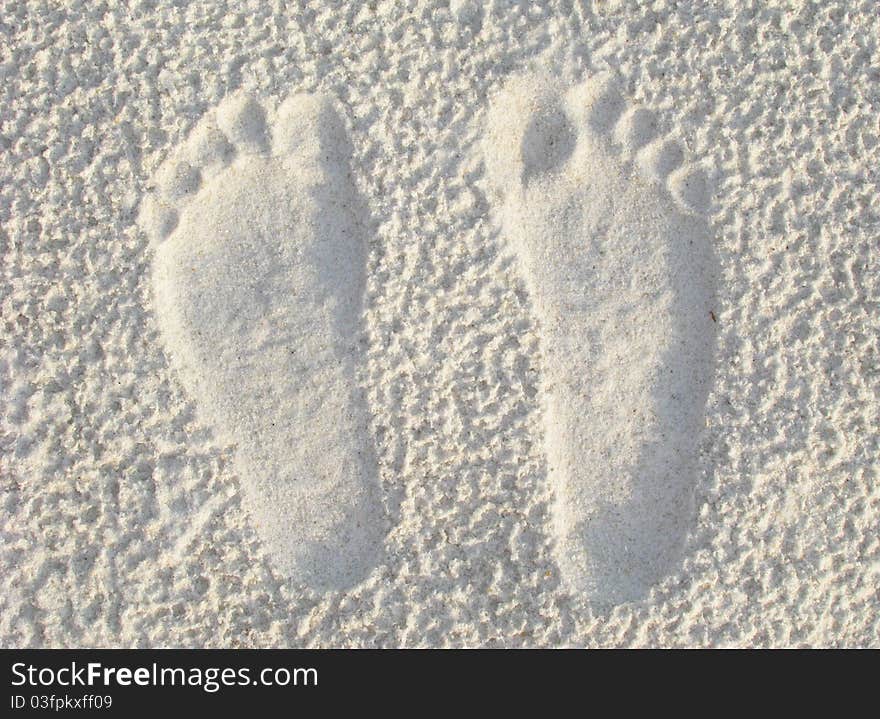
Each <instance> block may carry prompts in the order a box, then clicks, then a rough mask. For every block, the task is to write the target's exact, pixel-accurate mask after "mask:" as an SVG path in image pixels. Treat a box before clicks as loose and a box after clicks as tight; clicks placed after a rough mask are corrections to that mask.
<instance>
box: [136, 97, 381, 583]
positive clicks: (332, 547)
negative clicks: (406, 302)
mask: <svg viewBox="0 0 880 719" xmlns="http://www.w3.org/2000/svg"><path fill="white" fill-rule="evenodd" d="M270 127H271V132H270V129H269V128H270ZM349 155H350V146H349V144H348V140H347V137H346V134H345V131H344V128H343V127H342V124H341V122H340V120H339V117H338V116H337V115H336V113H335V111H334V109H333V106H332V104H331V102H330V101H329V100H327V99H326V98H323V97H318V96H312V95H296V96H293V97H290V98H288V99H287V100H286V101H285V102H284V103H282V104H281V106H280V107H279V108H278V109H277V111H275V112H274V113H271V115H267V113H266V111H265V110H264V109H263V108H262V107H261V106H260V104H258V103H257V102H256V101H255V100H254V99H252V98H250V97H248V96H246V95H244V94H238V95H234V96H232V97H230V98H228V99H226V100H225V101H224V102H223V103H222V104H221V105H220V106H219V107H217V109H216V111H215V112H213V113H210V114H209V115H208V116H206V117H205V118H204V119H203V120H201V122H200V123H199V125H198V126H197V127H196V128H195V130H194V131H193V133H192V135H191V136H190V137H189V138H188V140H187V141H186V143H185V144H184V145H183V146H182V147H181V148H179V150H178V151H177V152H176V154H175V156H173V157H171V158H170V159H169V160H168V161H167V162H166V163H165V165H164V166H163V167H162V168H161V169H160V171H159V172H158V173H157V176H156V181H155V185H156V188H155V191H153V192H152V193H151V194H150V195H149V196H148V197H147V198H146V199H145V202H144V204H143V207H142V211H141V215H140V222H141V226H142V227H143V228H144V229H145V231H146V232H147V233H148V235H149V237H150V239H151V241H152V242H153V244H154V249H155V260H154V264H153V283H154V305H155V311H156V315H157V317H158V321H159V326H160V329H161V333H162V335H163V338H164V341H165V345H166V350H167V353H168V355H169V357H170V360H171V362H172V364H173V365H174V366H175V368H176V369H177V371H178V372H179V375H180V377H181V380H182V382H183V385H184V387H185V388H186V390H187V391H188V392H189V393H190V394H191V396H192V397H193V399H194V400H195V402H196V406H197V409H198V411H199V413H200V415H201V417H202V419H203V420H204V421H205V422H206V424H208V425H210V426H211V427H212V428H213V429H214V431H215V432H216V433H217V435H218V436H219V437H220V438H221V439H222V440H223V441H225V442H228V443H230V444H235V445H237V451H236V455H235V457H236V459H235V462H236V468H237V471H238V473H239V475H240V478H241V484H242V487H243V490H244V491H243V496H244V499H245V504H246V506H247V507H248V509H249V511H250V513H251V516H252V519H253V521H254V523H255V525H256V527H257V530H258V533H259V535H260V537H261V539H262V541H263V543H264V545H265V547H266V548H267V550H268V552H269V554H270V556H271V557H272V559H273V560H274V563H275V565H276V566H277V568H278V569H279V570H280V571H281V572H283V573H284V574H286V575H288V576H290V577H293V578H294V579H296V580H298V581H300V582H302V583H304V584H308V585H310V586H313V587H315V588H319V589H326V588H344V587H348V586H351V585H352V584H354V583H355V582H357V581H359V580H360V579H362V578H363V577H364V576H365V575H366V573H367V572H368V571H369V570H370V568H371V567H373V566H374V565H375V564H376V562H377V561H378V559H379V554H380V547H381V544H382V532H381V527H382V524H383V519H382V510H381V504H380V501H379V495H378V481H377V476H376V462H375V457H374V454H373V450H372V449H371V447H372V445H371V441H370V439H369V436H368V430H367V411H366V407H365V402H364V399H363V396H362V393H361V392H360V391H359V389H358V387H357V383H356V379H355V369H356V363H357V362H358V361H359V352H358V336H359V323H360V315H361V305H362V298H363V292H364V279H365V278H364V274H365V254H366V237H365V234H366V233H365V213H364V208H363V206H362V203H361V201H360V200H359V198H358V195H357V192H356V190H355V188H354V186H353V183H352V180H351V177H350V174H349V171H348V158H349Z"/></svg>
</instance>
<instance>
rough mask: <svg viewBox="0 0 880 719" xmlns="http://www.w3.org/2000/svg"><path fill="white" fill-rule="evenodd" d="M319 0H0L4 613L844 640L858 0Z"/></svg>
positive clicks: (366, 636) (295, 628) (725, 641)
mask: <svg viewBox="0 0 880 719" xmlns="http://www.w3.org/2000/svg"><path fill="white" fill-rule="evenodd" d="M153 5H156V7H155V8H154V7H153ZM334 5H335V3H328V2H321V3H317V2H314V3H310V4H303V5H302V6H301V7H298V8H290V9H284V8H282V7H281V6H279V9H277V10H273V9H271V8H267V7H264V4H263V3H257V2H248V3H244V4H242V3H236V4H234V5H230V7H229V8H224V7H223V6H222V4H217V3H204V4H202V3H193V4H190V5H188V6H187V7H178V6H177V5H176V4H172V3H162V2H159V3H142V4H136V3H133V4H125V5H123V4H119V5H118V6H117V4H115V3H106V4H105V3H100V2H96V3H80V4H76V3H71V4H69V5H68V6H67V9H64V10H59V9H56V6H55V5H54V4H49V3H40V2H30V3H27V4H26V5H21V4H8V5H6V6H4V7H3V8H2V10H0V32H2V33H3V37H4V42H3V43H2V44H0V48H2V50H0V76H2V79H3V85H2V88H3V89H2V93H3V94H2V115H0V122H2V125H0V173H2V181H0V227H2V230H0V250H2V252H3V272H2V275H0V317H2V322H3V325H2V327H3V329H2V335H0V397H2V407H0V409H2V418H0V476H2V491H3V501H2V505H0V506H2V510H0V511H2V521H3V541H2V547H0V572H2V575H3V577H4V579H5V582H4V584H5V589H4V591H3V593H2V594H0V602H2V604H0V641H2V644H3V645H4V646H42V645H69V646H79V645H89V646H91V645H101V646H103V645H107V646H128V645H137V646H178V645H185V646H190V645H196V646H217V645H222V646H401V645H403V646H600V645H612V646H645V645H649V646H656V645H661V646H678V645H685V646H704V645H711V646H744V645H746V646H751V645H759V646H764V645H774V646H775V645H819V646H829V645H835V646H836V645H846V646H864V645H870V646H877V645H880V613H878V604H880V594H878V584H880V536H878V531H877V530H878V525H880V523H878V516H880V491H878V489H877V464H878V439H877V437H878V435H877V432H876V427H877V426H878V424H880V416H878V415H880V410H878V408H880V371H878V336H880V334H878V329H880V327H878V325H880V323H878V320H877V318H878V309H880V305H878V298H880V277H878V273H877V269H876V263H875V262H872V259H873V256H874V255H876V251H877V237H878V231H880V201H878V187H880V185H878V176H877V168H878V167H880V127H878V123H877V117H878V116H880V74H878V63H877V58H878V54H880V53H878V48H877V43H878V40H877V38H878V37H880V18H878V16H877V12H876V7H875V6H874V4H873V3H872V2H865V3H861V4H852V3H834V2H822V3H806V2H805V3H802V4H798V5H796V6H793V5H791V4H785V5H784V6H783V5H780V6H779V7H763V6H762V7H761V8H759V9H755V10H753V9H750V8H748V7H747V6H746V4H745V3H740V2H734V1H733V0H726V2H719V3H715V4H711V7H709V6H708V5H709V4H702V3H700V4H697V3H693V4H690V3H670V2H662V1H661V2H660V3H654V4H651V5H650V7H647V6H645V4H644V3H638V2H635V1H633V2H613V3H611V2H609V3H606V2H594V3H589V2H581V1H580V0H575V1H574V2H570V3H569V2H553V3H540V2H537V3H535V2H530V3H521V4H520V3H516V2H502V1H500V0H499V1H498V2H493V3H476V2H470V1H468V0H454V1H453V2H451V3H449V2H442V1H439V0H438V2H436V3H409V4H403V3H391V2H387V3H386V2H383V3H379V4H376V5H375V6H374V7H371V6H369V5H364V6H363V7H360V6H357V7H356V6H355V5H354V4H352V5H351V6H349V4H344V3H339V4H338V6H335V7H334ZM704 5H706V7H703V6H704Z"/></svg>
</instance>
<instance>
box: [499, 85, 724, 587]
mask: <svg viewBox="0 0 880 719" xmlns="http://www.w3.org/2000/svg"><path fill="white" fill-rule="evenodd" d="M484 150H485V153H486V165H487V174H488V179H489V182H490V184H491V187H492V190H493V192H494V193H495V195H496V197H495V200H496V202H497V209H498V210H499V214H500V218H501V222H502V227H503V231H504V233H505V235H506V237H507V238H508V241H509V242H511V244H512V246H513V248H514V250H515V252H516V254H517V256H518V257H519V259H520V263H521V268H522V271H523V274H524V276H525V279H526V283H527V286H528V288H529V291H530V294H531V297H532V300H533V302H534V305H535V309H536V314H537V316H538V320H539V322H540V327H541V332H542V344H543V348H544V354H545V364H544V370H543V371H544V378H543V384H544V397H545V400H546V407H545V410H544V417H545V423H546V427H545V441H546V450H547V458H548V465H549V474H550V481H551V482H552V486H553V490H554V493H555V506H554V512H553V518H554V525H555V526H554V530H555V540H556V548H557V559H558V562H559V565H560V570H561V572H562V576H563V579H564V580H565V582H566V583H567V584H568V585H569V587H570V588H572V589H573V590H575V591H579V592H583V593H585V594H586V595H587V596H588V597H589V598H590V599H592V600H594V601H598V602H600V603H619V602H624V601H630V600H634V599H638V598H641V597H642V596H644V595H645V594H646V593H647V591H648V590H649V589H650V587H651V586H652V585H653V584H654V583H655V582H656V581H657V580H658V579H660V578H661V577H663V576H664V575H665V574H666V573H667V572H668V571H669V570H670V569H671V568H672V567H673V565H674V563H675V562H676V561H677V560H678V559H679V558H680V554H681V549H682V545H683V542H684V538H685V535H686V534H687V529H688V525H689V523H690V521H691V515H692V504H693V499H692V495H693V488H694V483H695V479H696V476H697V467H696V454H697V443H698V440H699V437H700V433H701V430H702V427H703V424H704V405H705V402H706V397H707V394H708V391H709V386H710V382H711V379H712V355H713V347H714V335H715V332H714V314H713V312H712V309H713V301H714V284H715V269H714V256H713V251H712V246H711V233H710V229H709V226H708V223H707V221H706V219H705V217H704V214H705V212H706V210H707V209H708V206H709V203H710V200H711V191H710V188H709V186H708V182H707V180H706V177H705V175H704V174H703V173H702V171H701V170H699V169H697V168H695V167H690V166H688V165H687V164H686V163H685V162H684V153H683V151H682V149H681V146H680V145H679V144H678V143H677V142H675V141H674V140H672V139H670V138H668V137H664V136H663V135H662V133H660V132H659V130H658V128H657V124H656V122H655V118H654V116H653V115H652V113H651V112H650V111H648V110H647V109H645V108H641V107H635V106H632V105H629V104H627V103H626V102H625V101H624V99H623V98H622V97H621V95H620V93H619V91H618V89H617V87H616V84H615V82H614V80H613V79H612V78H611V77H610V76H606V75H602V76H597V77H594V78H591V79H589V80H587V81H586V82H584V83H583V84H581V85H578V86H575V87H573V88H570V89H568V90H567V91H566V90H565V89H563V88H560V87H559V85H558V84H557V82H556V81H555V80H553V79H550V78H548V77H545V76H541V75H536V74H535V75H526V76H520V77H517V78H514V79H513V80H511V81H509V82H508V84H507V85H506V86H505V87H504V88H503V89H502V91H501V92H500V93H499V95H498V96H497V97H496V98H495V99H494V101H493V104H492V106H491V108H490V113H489V125H488V131H487V133H486V137H485V143H484Z"/></svg>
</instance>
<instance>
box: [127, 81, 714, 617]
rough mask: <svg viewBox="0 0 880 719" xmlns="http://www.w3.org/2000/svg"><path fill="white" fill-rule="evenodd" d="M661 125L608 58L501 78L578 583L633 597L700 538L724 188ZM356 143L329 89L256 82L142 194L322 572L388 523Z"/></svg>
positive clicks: (163, 279) (603, 595) (279, 534)
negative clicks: (352, 163) (273, 91)
mask: <svg viewBox="0 0 880 719" xmlns="http://www.w3.org/2000/svg"><path fill="white" fill-rule="evenodd" d="M270 128H271V129H270ZM657 135H658V131H657V127H656V123H655V120H654V117H653V115H652V114H651V113H650V112H649V111H647V110H646V109H644V108H639V107H633V106H629V105H628V104H627V103H626V102H625V101H624V100H623V98H622V97H621V95H620V93H619V92H618V90H617V89H616V87H615V84H614V82H613V80H612V79H611V78H609V77H606V76H599V77H594V78H592V79H590V80H588V81H586V82H584V83H583V84H581V85H578V86H575V87H573V88H570V89H568V90H564V89H562V88H560V87H559V86H558V84H557V83H555V82H554V81H551V80H549V79H548V78H545V77H541V76H538V75H528V76H521V77H518V78H515V79H513V80H511V81H510V82H508V84H507V85H506V86H505V88H504V89H503V90H502V91H501V92H500V93H499V94H498V95H497V96H496V97H495V98H494V100H493V102H492V105H491V107H490V111H489V115H488V122H487V128H486V131H485V141H484V151H485V160H486V168H487V177H488V180H489V184H490V186H491V194H492V201H493V203H494V205H495V209H496V211H497V214H498V216H499V217H500V219H501V227H502V232H503V233H504V235H505V236H506V237H507V239H508V241H509V242H510V243H511V245H512V247H513V248H514V250H515V252H516V255H517V256H518V257H519V259H520V264H521V269H522V271H523V275H524V277H525V279H526V283H527V286H528V288H529V291H530V294H531V297H532V300H533V302H534V307H535V312H536V315H537V319H538V320H539V323H540V329H541V333H542V345H543V351H544V355H545V358H544V366H543V375H544V376H543V385H544V386H543V396H544V399H545V404H546V406H545V408H544V414H543V416H544V420H545V425H546V426H545V440H546V453H547V458H548V468H549V469H548V473H549V479H550V481H551V483H552V488H553V493H554V510H553V533H554V540H555V551H556V557H557V560H558V564H559V567H560V571H561V574H562V577H563V579H564V580H565V582H566V583H567V585H568V586H569V587H570V588H571V589H572V590H573V591H577V592H581V593H584V594H585V595H587V596H588V597H589V598H591V599H594V600H599V601H608V602H613V603H616V602H620V601H626V600H629V599H634V598H638V597H640V596H642V595H643V594H644V593H645V591H646V590H647V589H648V588H649V587H650V586H651V585H652V584H653V583H654V582H656V581H657V579H658V578H660V577H662V576H663V575H664V574H665V573H666V572H667V571H668V569H669V568H670V566H671V565H672V563H673V561H674V560H675V559H676V558H677V556H678V555H679V554H680V548H681V545H682V543H683V538H684V536H685V534H686V530H687V525H688V523H689V518H690V515H691V506H690V505H691V501H692V500H691V495H692V488H693V482H694V478H695V476H696V467H695V461H696V443H697V440H698V437H699V434H700V430H701V424H702V422H703V405H704V403H705V399H706V395H707V393H708V388H709V382H710V379H711V364H712V348H713V337H714V332H713V327H712V321H713V320H714V317H712V318H711V319H710V315H711V309H712V301H713V282H714V278H713V269H712V249H711V243H710V234H709V228H708V225H707V223H706V221H705V219H704V218H703V217H702V216H701V215H702V212H701V210H702V209H704V208H705V207H706V205H707V204H708V200H709V190H708V186H707V182H706V179H705V177H704V176H703V175H702V174H701V172H700V171H699V170H697V169H695V168H692V167H688V166H686V165H685V164H684V163H683V153H682V150H681V149H680V146H679V145H678V144H677V143H676V142H674V141H673V140H670V139H669V138H664V137H657ZM350 152H351V148H350V146H349V144H348V139H347V136H346V132H345V130H344V128H343V125H342V123H341V122H340V120H339V116H338V115H337V114H336V112H335V111H334V109H333V105H332V103H331V102H330V101H329V100H327V99H326V98H323V97H319V96H314V95H296V96H293V97H290V98H288V99H287V100H286V101H285V102H283V103H282V104H281V105H280V106H279V107H278V108H277V109H276V110H275V111H273V112H272V113H271V114H267V113H266V111H265V110H264V109H263V107H262V106H261V105H260V104H258V103H257V102H256V101H255V100H253V99H251V98H249V97H247V96H245V95H243V94H239V95H235V96H232V97H231V98H228V99H227V100H225V101H224V102H223V103H222V104H221V105H220V106H219V107H217V108H216V110H215V111H214V112H213V113H210V114H209V115H208V116H206V117H205V118H204V119H203V120H202V121H201V122H200V124H199V125H198V126H197V127H196V128H195V130H194V131H193V133H192V135H191V136H190V138H189V139H188V140H187V142H186V144H185V145H184V147H182V148H181V150H180V151H179V152H178V153H176V156H174V157H172V158H170V159H169V160H168V161H167V162H166V163H165V165H164V166H163V168H162V169H161V170H160V172H159V174H158V175H157V178H156V189H155V192H152V193H150V195H149V196H148V197H147V198H146V199H145V202H144V205H143V208H142V212H141V225H142V227H144V229H145V230H146V231H147V232H148V234H149V235H150V237H151V239H152V240H153V242H154V243H155V262H154V290H155V310H156V314H157V317H158V319H159V324H160V327H161V331H162V334H163V337H164V340H165V342H166V349H167V352H168V355H169V357H170V358H171V361H172V363H173V364H174V366H175V367H176V369H177V371H178V372H179V374H180V377H181V379H182V381H183V384H184V386H185V388H186V389H187V390H188V391H189V392H190V393H191V395H192V396H193V398H194V399H195V401H196V404H197V407H198V410H199V412H200V414H201V416H202V418H203V419H204V420H205V421H206V423H207V424H209V425H210V426H212V427H213V429H214V430H215V431H216V432H217V434H218V435H219V436H220V438H221V439H223V440H224V441H228V442H230V443H235V444H236V445H237V447H238V450H237V453H236V465H237V470H238V472H239V474H240V477H241V481H242V485H243V488H244V490H245V491H244V497H245V501H246V505H247V507H248V509H249V511H250V513H251V516H252V518H253V520H254V522H255V524H256V527H257V529H258V532H259V534H260V536H261V539H262V541H263V542H264V545H265V546H266V547H267V549H268V552H269V554H270V555H271V557H272V558H273V560H274V563H275V565H276V566H277V568H278V569H279V570H280V571H282V572H283V573H285V574H286V575H288V576H291V577H293V578H295V579H296V580H298V581H300V582H302V583H305V584H309V585H311V586H313V587H316V588H343V587H347V586H351V585H352V584H354V583H356V582H357V581H359V580H360V579H362V578H363V577H364V576H365V575H366V574H367V572H368V571H369V570H370V569H371V568H372V567H374V566H375V565H376V564H377V563H378V562H379V561H380V556H381V548H382V543H383V532H382V526H383V517H382V509H381V507H382V504H381V501H380V496H379V485H378V481H377V476H376V472H377V469H376V461H375V457H374V454H373V451H372V449H371V447H372V443H371V440H370V438H369V433H368V414H367V409H366V405H365V401H364V398H363V395H362V393H361V391H360V390H359V389H358V387H357V383H356V380H355V377H356V367H357V363H358V362H359V361H360V358H359V352H358V336H359V321H360V315H361V310H362V308H361V304H362V297H363V291H364V282H365V268H366V257H365V252H366V250H365V247H366V237H365V235H366V222H365V219H366V217H365V210H364V207H363V206H362V204H361V201H360V200H359V197H358V193H357V192H356V189H355V187H354V186H353V183H352V180H351V177H350V173H349V169H348V157H349V155H350Z"/></svg>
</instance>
